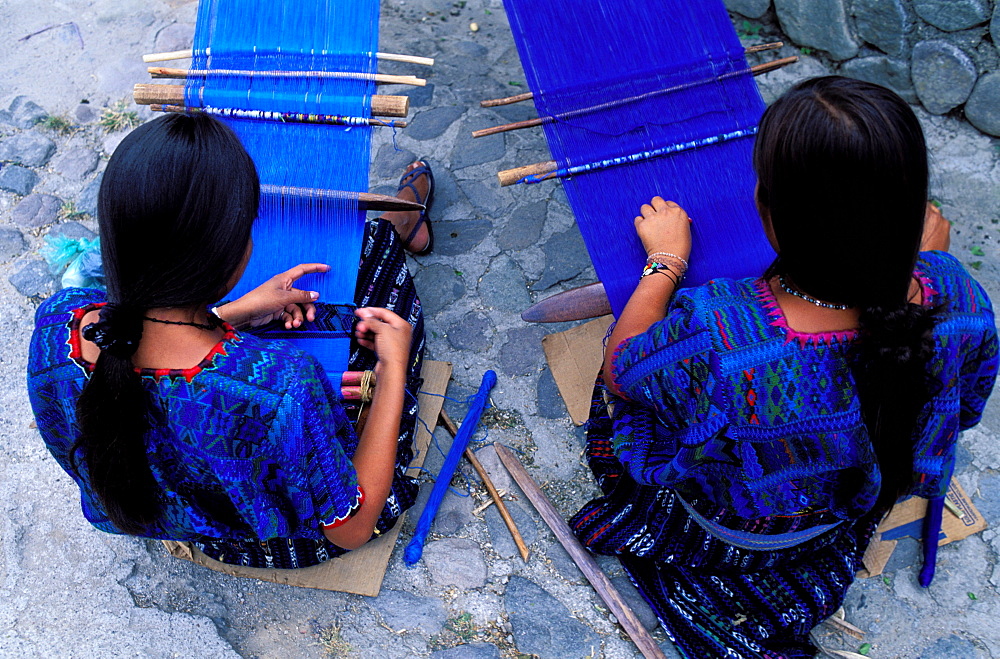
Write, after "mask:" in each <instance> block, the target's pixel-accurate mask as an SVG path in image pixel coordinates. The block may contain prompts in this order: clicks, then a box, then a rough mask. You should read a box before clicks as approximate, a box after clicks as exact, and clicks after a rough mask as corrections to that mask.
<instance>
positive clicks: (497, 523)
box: [485, 501, 538, 559]
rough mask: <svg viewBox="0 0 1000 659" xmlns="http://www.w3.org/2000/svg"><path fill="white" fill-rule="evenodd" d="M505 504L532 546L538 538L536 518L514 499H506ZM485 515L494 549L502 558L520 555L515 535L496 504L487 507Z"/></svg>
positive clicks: (523, 537)
mask: <svg viewBox="0 0 1000 659" xmlns="http://www.w3.org/2000/svg"><path fill="white" fill-rule="evenodd" d="M504 505H506V506H507V512H509V513H510V517H511V519H513V520H514V525H515V526H516V527H517V530H518V532H519V533H520V534H521V538H522V539H523V540H524V544H525V545H527V546H529V547H530V546H531V545H532V544H533V543H534V542H535V540H537V539H538V527H537V526H535V520H533V519H531V516H530V515H528V513H526V512H524V508H522V507H521V506H519V505H518V504H516V503H514V502H513V501H505V502H504ZM485 517H486V528H487V530H489V532H490V542H492V543H493V549H494V550H495V551H496V553H497V554H499V555H500V558H504V559H507V558H514V557H515V556H520V552H519V551H518V549H517V544H516V543H515V542H514V536H512V535H511V534H510V529H508V528H507V524H506V523H504V521H503V517H501V516H500V511H499V510H497V507H496V504H494V505H492V506H490V507H489V508H487V509H486V514H485Z"/></svg>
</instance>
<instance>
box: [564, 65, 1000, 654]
mask: <svg viewBox="0 0 1000 659" xmlns="http://www.w3.org/2000/svg"><path fill="white" fill-rule="evenodd" d="M754 167H755V169H756V172H757V176H758V187H757V193H756V194H757V205H758V208H759V210H760V215H761V218H762V220H763V223H764V229H765V231H766V233H767V235H768V237H769V238H770V240H771V244H772V245H773V247H774V249H775V251H776V252H777V254H778V257H777V260H776V261H775V262H774V264H773V265H772V266H771V267H770V269H769V270H768V271H767V272H765V273H764V274H763V275H762V276H761V277H760V278H758V279H747V280H740V281H734V280H729V279H717V280H713V281H709V282H708V283H706V284H704V285H702V286H698V287H693V288H689V289H684V290H681V291H676V288H677V284H678V282H679V280H680V279H681V278H683V275H684V271H685V269H686V268H687V258H688V255H689V253H690V247H691V232H690V229H689V222H690V219H689V218H688V216H687V214H686V213H685V212H684V210H683V209H682V208H680V207H679V206H678V205H677V204H675V203H673V202H670V201H665V200H663V199H661V198H660V197H657V198H655V199H653V200H652V202H651V203H650V204H648V205H645V206H643V207H642V209H641V215H640V216H638V217H636V219H635V226H636V231H637V232H638V235H639V237H640V239H641V240H642V242H643V245H644V246H645V247H646V249H647V254H648V255H649V262H648V263H647V267H646V269H645V271H644V272H643V273H642V276H641V279H640V281H639V284H638V287H637V288H636V290H635V293H634V294H633V295H632V297H631V299H630V300H629V302H628V304H627V306H626V308H625V309H624V311H623V312H622V314H621V317H620V318H619V319H618V323H617V325H616V327H615V328H614V331H613V332H612V334H611V337H610V339H609V341H608V344H607V349H606V352H605V362H604V369H603V383H602V382H599V386H598V388H597V390H596V391H595V398H594V402H593V407H592V409H591V418H590V423H589V426H588V458H589V461H590V466H591V468H592V469H593V471H594V474H595V476H596V477H597V481H598V484H599V485H600V487H601V489H602V490H603V492H604V496H602V497H600V498H597V499H595V500H593V501H591V502H589V503H588V504H587V505H586V506H584V508H583V509H582V510H580V512H579V513H577V514H576V516H574V518H573V520H572V524H573V526H574V528H575V531H576V533H577V535H578V536H579V538H580V539H581V541H583V542H584V543H585V544H586V545H587V546H588V547H590V548H591V549H592V550H593V551H596V552H599V553H607V554H617V555H618V556H619V557H620V558H621V560H622V563H623V565H624V566H625V568H626V569H627V570H628V572H629V574H630V575H631V576H632V578H633V580H634V581H635V583H636V584H637V585H638V587H639V589H640V591H641V592H642V594H643V595H644V596H645V598H646V600H647V601H648V602H649V603H650V604H651V605H652V607H653V609H654V610H655V611H656V613H657V614H658V615H659V617H660V620H661V622H662V623H663V625H664V628H665V629H666V631H667V633H668V634H669V635H670V637H671V639H672V640H673V641H674V643H675V644H676V646H677V647H678V649H679V650H680V651H681V653H682V654H683V655H684V656H685V657H696V658H698V659H705V658H710V657H711V658H715V657H732V658H734V659H735V658H742V659H749V658H762V657H763V658H767V659H777V658H783V657H812V656H813V655H814V653H815V651H816V648H815V647H814V646H813V645H812V644H811V643H810V641H809V633H810V631H811V630H812V628H813V627H814V626H815V625H816V624H818V623H819V622H821V621H822V620H823V619H824V618H826V617H828V616H830V615H832V614H833V613H834V612H835V611H836V610H837V609H838V608H839V607H840V606H841V603H842V602H843V599H844V595H845V593H846V591H847V588H848V586H849V585H850V584H851V582H852V581H853V579H854V574H855V572H856V571H857V569H858V568H859V565H860V560H861V556H862V554H863V552H864V550H865V547H866V546H867V543H868V541H869V539H870V537H871V534H872V532H873V531H874V528H875V525H876V524H877V522H878V521H879V519H880V518H881V516H882V515H883V514H884V513H885V512H886V511H887V510H888V509H889V508H890V507H891V506H892V505H893V503H894V502H895V501H896V500H897V498H898V497H900V496H901V495H905V494H917V495H920V496H924V497H928V498H930V499H931V500H932V506H933V505H936V504H939V503H940V501H941V497H943V495H944V494H945V492H946V490H947V487H948V482H949V479H950V478H951V475H952V471H953V469H954V456H955V443H956V439H957V434H958V432H959V431H960V430H963V429H965V428H969V427H970V426H972V425H974V424H976V423H977V422H978V421H979V418H980V415H981V413H982V410H983V407H984V405H985V403H986V399H987V397H988V396H989V394H990V392H991V390H992V386H993V382H994V380H995V378H996V372H997V334H996V329H995V327H994V320H993V312H992V308H991V305H990V301H989V299H988V298H987V296H986V294H985V292H984V291H983V289H982V288H981V287H980V286H979V285H978V284H977V283H976V282H975V281H974V280H973V279H972V278H971V277H970V276H969V275H968V273H966V272H965V270H964V269H963V268H962V266H961V265H960V264H959V263H958V261H957V260H955V259H954V258H953V257H951V256H949V255H948V254H947V253H946V250H947V248H948V224H947V222H946V221H945V220H944V219H943V218H942V217H941V215H940V213H938V212H937V211H936V209H934V208H933V207H930V206H928V205H927V201H926V200H927V180H928V174H927V155H926V146H925V143H924V139H923V133H922V131H921V128H920V124H919V123H918V121H917V118H916V116H915V115H914V114H913V111H912V110H911V109H910V107H909V106H908V105H907V104H906V103H905V102H904V101H903V100H902V99H900V98H899V97H898V96H896V95H895V94H894V93H892V92H890V91H889V90H886V89H884V88H882V87H878V86H876V85H872V84H868V83H864V82H860V81H857V80H851V79H847V78H840V77H826V78H818V79H814V80H809V81H805V82H802V83H799V84H798V85H796V86H795V87H793V88H792V89H791V90H790V91H789V92H788V93H787V94H785V95H784V96H783V97H782V98H780V99H779V100H778V101H776V102H775V103H774V105H772V106H771V107H770V108H768V110H767V111H766V112H765V114H764V117H763V119H762V121H761V124H760V130H759V134H758V136H757V143H756V147H755V151H754ZM918 252H919V254H918ZM605 384H606V385H607V386H606V388H605V387H604V385H605ZM932 537H934V538H936V534H933V535H932Z"/></svg>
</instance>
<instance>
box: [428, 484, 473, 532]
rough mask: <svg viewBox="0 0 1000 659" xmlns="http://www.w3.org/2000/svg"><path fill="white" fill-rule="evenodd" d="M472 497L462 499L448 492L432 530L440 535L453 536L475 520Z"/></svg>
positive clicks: (435, 517)
mask: <svg viewBox="0 0 1000 659" xmlns="http://www.w3.org/2000/svg"><path fill="white" fill-rule="evenodd" d="M474 507H475V506H474V505H473V500H472V497H470V496H464V497H460V496H458V495H457V494H454V493H452V492H448V493H446V494H445V495H444V499H442V501H441V506H440V507H439V508H438V512H437V515H435V516H434V524H433V525H432V530H433V531H434V533H437V534H440V535H453V534H455V533H456V532H458V530H459V529H461V528H462V527H463V526H465V525H466V524H468V523H469V522H471V521H472V520H473V515H472V509H473V508H474Z"/></svg>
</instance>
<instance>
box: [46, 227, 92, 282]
mask: <svg viewBox="0 0 1000 659" xmlns="http://www.w3.org/2000/svg"><path fill="white" fill-rule="evenodd" d="M42 240H43V244H42V246H41V247H40V248H39V250H38V252H39V253H40V254H41V255H42V258H44V259H45V262H46V263H47V264H48V266H49V271H50V272H51V273H52V274H54V275H56V276H60V275H61V277H62V280H61V283H62V287H63V288H69V287H71V286H74V287H79V288H100V289H103V288H104V266H103V263H102V262H101V240H100V238H69V237H67V236H63V235H52V234H49V235H47V236H45V238H43V239H42Z"/></svg>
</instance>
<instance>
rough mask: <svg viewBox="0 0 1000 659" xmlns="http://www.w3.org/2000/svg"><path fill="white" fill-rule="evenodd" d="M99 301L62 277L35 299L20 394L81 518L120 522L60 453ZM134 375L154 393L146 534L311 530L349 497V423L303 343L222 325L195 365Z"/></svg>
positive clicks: (343, 509) (339, 514)
mask: <svg viewBox="0 0 1000 659" xmlns="http://www.w3.org/2000/svg"><path fill="white" fill-rule="evenodd" d="M103 302H104V293H103V292H101V291H96V290H89V289H79V288H68V289H65V290H63V291H60V292H59V293H57V294H55V295H53V296H52V297H51V298H49V299H48V300H46V301H45V302H44V303H43V304H42V305H41V306H40V307H39V308H38V311H37V313H36V315H35V332H34V334H33V336H32V339H31V348H30V354H29V360H28V393H29V396H30V398H31V405H32V408H33V409H34V412H35V418H36V420H37V423H38V429H39V431H40V432H41V434H42V438H43V439H44V440H45V444H46V446H47V447H48V449H49V451H51V452H52V455H53V456H54V457H55V459H56V460H57V461H58V462H59V464H60V465H61V466H62V467H63V469H65V470H66V471H67V472H69V473H70V475H71V476H73V478H74V479H75V480H76V482H77V484H78V485H79V486H80V492H81V502H82V504H83V513H84V515H85V516H86V518H87V520H89V521H90V522H91V523H92V524H93V525H94V526H96V527H97V528H98V529H100V530H102V531H107V532H109V533H121V532H120V531H119V530H118V529H116V528H115V527H114V526H113V525H112V524H111V522H110V521H109V520H108V518H107V515H106V514H105V512H104V510H103V509H102V506H101V504H100V502H99V501H97V499H96V498H95V497H94V495H93V493H92V492H91V488H90V485H89V483H88V476H87V473H86V470H85V469H81V471H82V472H83V473H82V474H80V475H77V474H76V473H75V472H74V471H73V470H72V469H71V467H70V459H69V451H70V447H71V446H72V445H73V442H74V441H75V440H76V434H77V420H76V407H75V405H76V400H77V398H78V397H79V395H80V392H81V391H82V390H83V386H84V383H85V382H86V380H87V377H88V375H89V372H90V370H91V369H92V365H90V364H88V363H87V362H86V361H84V359H83V357H82V354H81V351H80V345H81V344H80V329H81V328H80V321H81V318H82V317H83V315H84V314H86V313H87V312H88V311H90V310H92V309H95V308H97V306H98V305H99V304H101V303H103ZM141 375H142V382H143V384H144V386H145V387H146V388H147V390H148V391H149V393H150V396H151V399H152V400H153V401H154V405H153V406H152V409H151V417H150V421H151V423H152V428H151V429H150V430H149V431H148V432H147V433H146V451H147V454H148V456H149V462H150V465H151V467H152V471H153V476H154V477H155V479H156V481H157V482H158V483H159V485H160V487H161V488H162V504H163V514H162V516H161V520H160V522H159V523H158V525H157V526H156V528H154V529H152V530H151V531H150V533H149V534H148V536H149V537H153V538H160V539H170V540H196V539H199V538H204V537H211V538H230V539H236V540H255V539H268V538H277V537H280V538H311V539H317V540H318V539H320V538H322V533H321V531H320V525H321V524H330V523H334V522H336V521H338V520H340V519H344V518H345V517H347V516H348V515H350V514H351V512H352V511H353V509H354V508H355V507H356V506H357V505H358V493H359V490H358V484H357V478H356V474H355V471H354V467H353V465H352V463H351V461H350V459H349V457H348V455H349V454H351V453H353V451H354V449H355V447H356V444H357V439H356V436H355V433H354V430H353V428H352V426H351V424H350V422H349V421H348V419H347V416H346V414H345V413H344V410H343V408H342V407H341V405H340V404H339V402H338V397H337V396H336V394H335V393H334V391H333V388H332V386H331V384H330V381H329V379H328V378H327V377H326V375H325V374H324V372H323V369H322V368H321V367H320V366H319V364H318V363H317V362H316V361H315V359H314V358H313V357H311V356H310V355H308V354H307V353H305V352H303V351H301V350H299V349H297V348H294V347H292V346H291V345H290V344H288V343H286V342H283V341H263V340H261V339H258V338H256V337H254V336H252V335H250V334H244V333H238V332H236V331H235V330H233V329H232V328H231V327H228V326H226V336H225V338H224V339H223V340H222V341H221V342H220V343H219V344H218V345H216V346H215V347H214V348H213V349H212V351H211V352H210V353H209V354H208V355H207V356H206V357H205V359H204V360H203V361H202V362H201V364H199V365H198V366H195V367H193V368H189V369H184V370H152V369H143V370H142V371H141ZM196 502H197V503H196ZM230 502H231V503H230Z"/></svg>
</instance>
